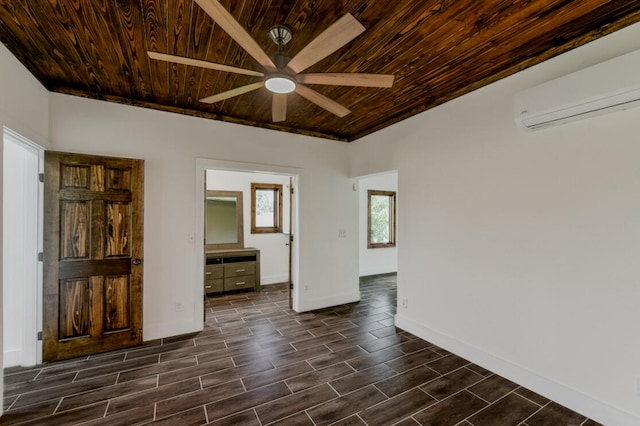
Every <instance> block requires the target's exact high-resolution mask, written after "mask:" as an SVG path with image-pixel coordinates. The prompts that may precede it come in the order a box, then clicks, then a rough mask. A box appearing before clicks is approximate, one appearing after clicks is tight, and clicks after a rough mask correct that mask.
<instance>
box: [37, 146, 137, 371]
mask: <svg viewBox="0 0 640 426" xmlns="http://www.w3.org/2000/svg"><path fill="white" fill-rule="evenodd" d="M143 173H144V162H143V161H142V160H132V159H124V158H112V157H96V156H87V155H78V154H68V153H58V152H47V153H45V199H44V209H45V210H44V212H45V213H44V292H43V294H44V309H43V331H42V337H43V360H44V361H52V360H57V359H65V358H72V357H76V356H81V355H88V354H92V353H98V352H104V351H108V350H112V349H119V348H123V347H129V346H134V345H137V344H140V343H141V342H142V258H143V257H142V235H143V234H142V220H143V204H142V202H143Z"/></svg>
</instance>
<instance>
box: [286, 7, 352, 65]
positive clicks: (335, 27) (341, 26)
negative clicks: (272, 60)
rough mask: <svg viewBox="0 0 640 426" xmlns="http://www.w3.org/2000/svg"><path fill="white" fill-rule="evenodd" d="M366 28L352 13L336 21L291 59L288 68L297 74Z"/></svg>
mask: <svg viewBox="0 0 640 426" xmlns="http://www.w3.org/2000/svg"><path fill="white" fill-rule="evenodd" d="M364 30H365V28H364V27H363V26H362V24H361V23H360V22H358V20H357V19H356V18H354V17H353V15H351V14H350V13H347V14H346V15H344V16H343V17H342V18H340V19H338V20H337V21H336V22H334V23H333V24H332V25H331V26H330V27H329V28H327V29H326V30H324V31H323V32H322V33H321V34H320V35H319V36H318V37H316V38H315V39H313V40H311V42H310V43H309V44H307V45H306V46H305V47H304V49H302V50H301V51H300V52H298V54H297V55H296V56H294V57H293V59H291V61H290V62H289V64H288V65H287V68H289V69H290V70H291V71H293V73H294V74H297V73H299V72H301V71H304V70H306V69H307V68H309V67H310V66H311V65H313V64H315V63H316V62H318V61H320V60H322V59H324V58H326V57H327V56H329V55H330V54H332V53H333V52H335V51H336V50H338V49H340V48H341V47H342V46H344V45H345V44H347V43H349V42H350V41H351V40H353V39H354V38H356V37H357V36H358V35H360V34H362V32H363V31H364Z"/></svg>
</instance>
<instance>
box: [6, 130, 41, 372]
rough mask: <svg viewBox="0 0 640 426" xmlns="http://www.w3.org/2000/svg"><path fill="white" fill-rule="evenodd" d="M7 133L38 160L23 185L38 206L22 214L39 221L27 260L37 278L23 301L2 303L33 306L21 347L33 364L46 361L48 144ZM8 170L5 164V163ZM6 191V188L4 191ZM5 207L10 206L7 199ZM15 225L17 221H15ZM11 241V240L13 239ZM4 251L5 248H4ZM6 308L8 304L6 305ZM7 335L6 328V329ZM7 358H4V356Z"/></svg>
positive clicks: (29, 222) (25, 361) (23, 361)
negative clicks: (43, 258) (42, 256)
mask: <svg viewBox="0 0 640 426" xmlns="http://www.w3.org/2000/svg"><path fill="white" fill-rule="evenodd" d="M2 131H3V134H2V138H3V144H2V146H3V149H4V146H5V145H6V144H7V143H12V144H15V145H16V146H18V147H20V148H21V149H23V150H24V151H27V152H29V153H30V154H31V155H32V156H33V158H34V160H35V161H36V163H37V164H36V169H37V170H36V173H34V175H33V176H31V177H28V176H24V178H25V179H29V180H28V181H26V180H25V181H23V185H24V186H25V187H27V186H28V187H29V188H31V189H30V190H25V191H24V194H25V195H26V196H28V197H35V200H34V199H33V198H32V199H31V202H32V203H33V204H35V206H36V208H35V209H34V210H32V211H26V212H24V215H23V216H22V221H21V223H20V224H19V225H22V226H29V227H32V226H33V225H34V224H35V229H36V233H35V241H31V242H30V243H29V244H30V246H31V248H33V249H35V251H34V253H33V258H32V259H33V261H32V262H29V264H28V265H27V264H25V265H24V266H25V268H28V269H30V270H31V271H35V276H34V277H33V278H34V279H29V280H27V283H26V284H27V285H26V286H25V287H24V294H23V299H24V300H22V301H9V300H4V298H3V302H2V303H20V304H24V305H23V306H25V307H31V308H32V309H24V310H23V318H22V330H21V335H22V344H21V351H20V361H19V362H20V365H22V366H32V365H36V364H40V363H41V362H42V341H41V340H38V339H37V338H36V336H37V334H38V332H39V331H40V330H42V271H43V266H42V262H39V261H38V259H37V256H36V254H37V253H40V252H42V247H43V232H42V229H43V217H44V208H43V200H44V184H43V183H42V182H39V179H38V174H40V173H43V172H44V151H45V150H44V148H43V147H42V146H40V145H38V144H36V143H34V142H32V141H31V140H29V139H27V138H26V137H24V136H22V135H21V134H19V133H17V132H15V131H13V130H11V129H10V128H8V127H6V126H3V128H2ZM2 159H3V162H4V164H5V165H6V162H7V158H5V156H4V155H3V156H2ZM3 170H4V165H3ZM6 184H7V182H4V179H3V185H6ZM33 184H35V185H36V187H37V189H36V190H35V191H33V190H32V189H33V187H32V186H31V185H33ZM3 192H4V191H3ZM3 208H6V206H4V203H3ZM2 217H3V220H5V219H6V215H5V214H4V212H3V215H2ZM14 225H15V224H14ZM9 244H10V242H9ZM3 252H4V251H3ZM2 312H4V308H3V309H2ZM7 326H8V324H6V323H4V322H3V327H7ZM3 335H4V332H3ZM3 349H5V348H3ZM3 359H4V358H3Z"/></svg>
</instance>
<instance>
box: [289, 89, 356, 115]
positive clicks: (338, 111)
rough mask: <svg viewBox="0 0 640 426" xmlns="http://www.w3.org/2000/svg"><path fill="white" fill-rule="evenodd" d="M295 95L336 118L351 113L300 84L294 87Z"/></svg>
mask: <svg viewBox="0 0 640 426" xmlns="http://www.w3.org/2000/svg"><path fill="white" fill-rule="evenodd" d="M296 93H297V94H298V95H300V96H302V97H303V98H306V99H307V100H309V101H311V102H313V103H314V104H316V105H318V106H319V107H322V108H324V109H326V110H327V111H329V112H330V113H332V114H335V115H337V116H338V117H344V116H345V115H347V114H349V113H350V112H351V111H350V110H349V109H347V108H345V107H343V106H342V105H340V104H339V103H337V102H336V101H334V100H331V99H329V98H327V97H326V96H324V95H321V94H320V93H318V92H316V91H315V90H313V89H310V88H308V87H307V86H303V85H302V84H298V85H297V86H296Z"/></svg>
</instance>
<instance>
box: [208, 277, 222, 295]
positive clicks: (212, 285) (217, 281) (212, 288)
mask: <svg viewBox="0 0 640 426" xmlns="http://www.w3.org/2000/svg"><path fill="white" fill-rule="evenodd" d="M223 290H224V280H223V279H222V278H214V279H210V280H204V292H205V293H218V292H221V291H223Z"/></svg>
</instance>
